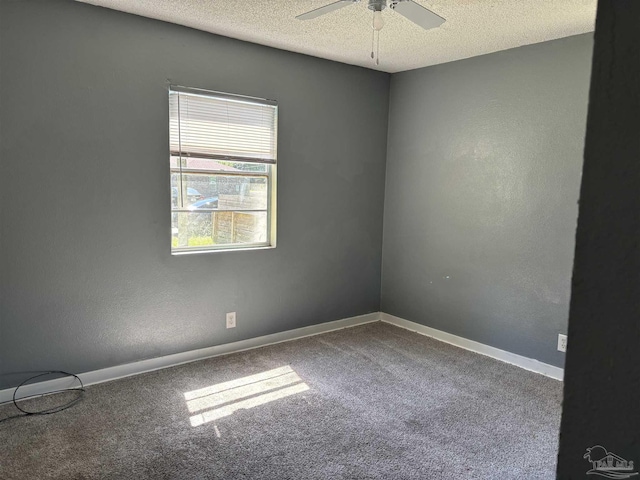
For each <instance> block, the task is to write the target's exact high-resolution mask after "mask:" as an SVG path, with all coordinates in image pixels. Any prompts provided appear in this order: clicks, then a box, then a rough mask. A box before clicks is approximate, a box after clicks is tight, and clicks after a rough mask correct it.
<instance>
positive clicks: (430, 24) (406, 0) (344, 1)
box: [296, 0, 445, 65]
mask: <svg viewBox="0 0 640 480" xmlns="http://www.w3.org/2000/svg"><path fill="white" fill-rule="evenodd" d="M359 2H360V0H338V1H337V2H333V3H329V4H328V5H325V6H323V7H319V8H316V9H314V10H311V11H309V12H306V13H303V14H301V15H298V16H297V17H296V18H297V19H298V20H312V19H314V18H317V17H319V16H321V15H325V14H327V13H330V12H333V11H335V10H338V9H340V8H343V7H346V6H349V5H353V4H354V3H359ZM387 3H388V6H389V8H390V9H391V10H393V11H394V12H397V13H399V14H400V15H402V16H403V17H405V18H406V19H407V20H410V21H412V22H413V23H415V24H416V25H418V26H419V27H422V28H423V29H425V30H430V29H432V28H437V27H439V26H440V25H442V24H443V23H444V22H445V19H444V18H442V17H441V16H440V15H437V14H435V13H433V12H432V11H431V10H428V9H426V8H424V7H423V6H422V5H419V4H417V3H416V2H414V1H413V0H389V1H387V0H367V8H368V9H369V10H371V11H373V19H372V22H371V28H372V31H373V33H372V37H371V58H372V59H373V60H374V61H375V63H376V65H379V64H380V59H379V52H380V30H382V27H384V18H383V17H382V10H384V9H385V8H386V7H387ZM376 34H377V35H376ZM374 45H376V54H375V55H374V52H373V50H374V49H373V47H374Z"/></svg>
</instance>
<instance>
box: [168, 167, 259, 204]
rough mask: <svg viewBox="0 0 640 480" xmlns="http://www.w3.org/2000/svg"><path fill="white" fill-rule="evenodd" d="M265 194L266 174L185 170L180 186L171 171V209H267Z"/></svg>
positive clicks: (178, 179)
mask: <svg viewBox="0 0 640 480" xmlns="http://www.w3.org/2000/svg"><path fill="white" fill-rule="evenodd" d="M180 191H182V203H180V202H179V201H178V199H179V196H180V195H179V192H180ZM268 195H269V191H268V178H267V177H253V176H251V177H246V176H238V175H215V174H196V173H188V174H183V175H182V187H181V186H180V175H179V174H178V173H172V174H171V205H172V208H173V209H183V208H188V209H189V210H199V209H211V208H217V209H220V210H267V205H268ZM214 204H215V206H213V205H214Z"/></svg>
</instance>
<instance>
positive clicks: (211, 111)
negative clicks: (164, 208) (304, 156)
mask: <svg viewBox="0 0 640 480" xmlns="http://www.w3.org/2000/svg"><path fill="white" fill-rule="evenodd" d="M169 117H170V118H169V130H170V131H169V137H170V150H171V152H170V162H169V167H170V169H171V252H172V253H183V252H199V251H211V250H230V249H239V248H260V247H275V223H276V222H275V217H276V215H275V213H276V212H275V208H276V207H275V206H276V189H275V187H276V181H275V180H276V150H277V123H278V107H277V104H276V102H273V101H271V100H262V99H256V98H249V97H241V96H237V95H230V94H225V93H218V92H210V91H205V90H197V89H191V88H184V87H171V89H170V90H169Z"/></svg>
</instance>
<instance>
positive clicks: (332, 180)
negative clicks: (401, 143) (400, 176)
mask: <svg viewBox="0 0 640 480" xmlns="http://www.w3.org/2000/svg"><path fill="white" fill-rule="evenodd" d="M0 48H1V52H0V54H1V63H0V69H1V73H0V83H1V88H0V125H1V130H0V161H1V165H0V205H1V206H2V211H1V217H0V228H1V231H0V234H1V236H0V242H1V243H0V276H1V279H0V282H1V283H0V285H1V292H0V293H1V295H2V297H1V299H0V300H1V304H0V373H2V374H3V376H2V379H1V380H0V388H2V387H7V386H9V385H14V384H15V383H16V381H17V380H18V379H19V378H22V377H23V376H24V375H11V374H12V373H14V372H18V371H27V370H42V369H67V370H70V371H74V372H83V371H88V370H93V369H98V368H102V367H108V366H113V365H117V364H121V363H127V362H132V361H136V360H140V359H144V358H149V357H156V356H160V355H166V354H171V353H175V352H181V351H186V350H190V349H195V348H201V347H206V346H210V345H216V344H222V343H227V342H231V341H236V340H240V339H245V338H249V337H255V336H259V335H264V334H269V333H273V332H278V331H283V330H288V329H292V328H297V327H303V326H306V325H311V324H317V323H321V322H326V321H330V320H336V319H340V318H344V317H349V316H353V315H359V314H365V313H368V312H375V311H378V310H379V307H380V304H379V300H380V262H381V260H380V259H381V248H382V247H381V243H382V218H383V217H382V212H383V195H382V192H383V189H384V174H385V153H386V137H387V119H388V111H387V108H388V107H387V105H388V94H389V75H387V74H383V73H378V72H373V71H369V70H366V69H362V68H358V67H353V66H347V65H342V64H338V63H334V62H329V61H324V60H320V59H316V58H312V57H307V56H303V55H297V54H293V53H288V52H284V51H279V50H274V49H269V48H266V47H261V46H257V45H253V44H249V43H243V42H239V41H236V40H232V39H228V38H224V37H218V36H214V35H210V34H207V33H204V32H199V31H196V30H191V29H188V28H184V27H179V26H176V25H171V24H167V23H162V22H158V21H153V20H149V19H145V18H141V17H136V16H132V15H127V14H123V13H119V12H114V11H111V10H107V9H102V8H97V7H93V6H90V5H85V4H80V3H75V2H72V1H58V0H55V1H54V0H30V1H13V0H0ZM169 82H172V83H176V84H181V85H187V86H194V87H200V88H207V89H214V90H221V91H226V92H233V93H238V94H245V95H252V96H258V97H266V98H273V99H277V100H278V101H279V105H280V111H279V169H278V247H277V248H276V249H274V250H268V251H254V252H231V253H213V254H202V255H188V256H178V257H176V256H173V257H172V256H171V255H170V234H169V232H170V214H169V208H170V194H169V170H168V144H169V139H168V113H169V112H168V94H167V89H168V85H169ZM372 99H375V101H372ZM228 311H237V313H238V327H237V328H236V329H235V330H226V329H225V328H224V314H225V312H228Z"/></svg>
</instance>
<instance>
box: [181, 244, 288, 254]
mask: <svg viewBox="0 0 640 480" xmlns="http://www.w3.org/2000/svg"><path fill="white" fill-rule="evenodd" d="M274 248H276V246H275V245H260V246H250V247H232V248H203V249H197V250H196V249H193V250H177V251H171V255H172V256H173V255H175V256H181V255H196V254H199V253H228V252H247V251H254V250H272V249H274Z"/></svg>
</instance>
